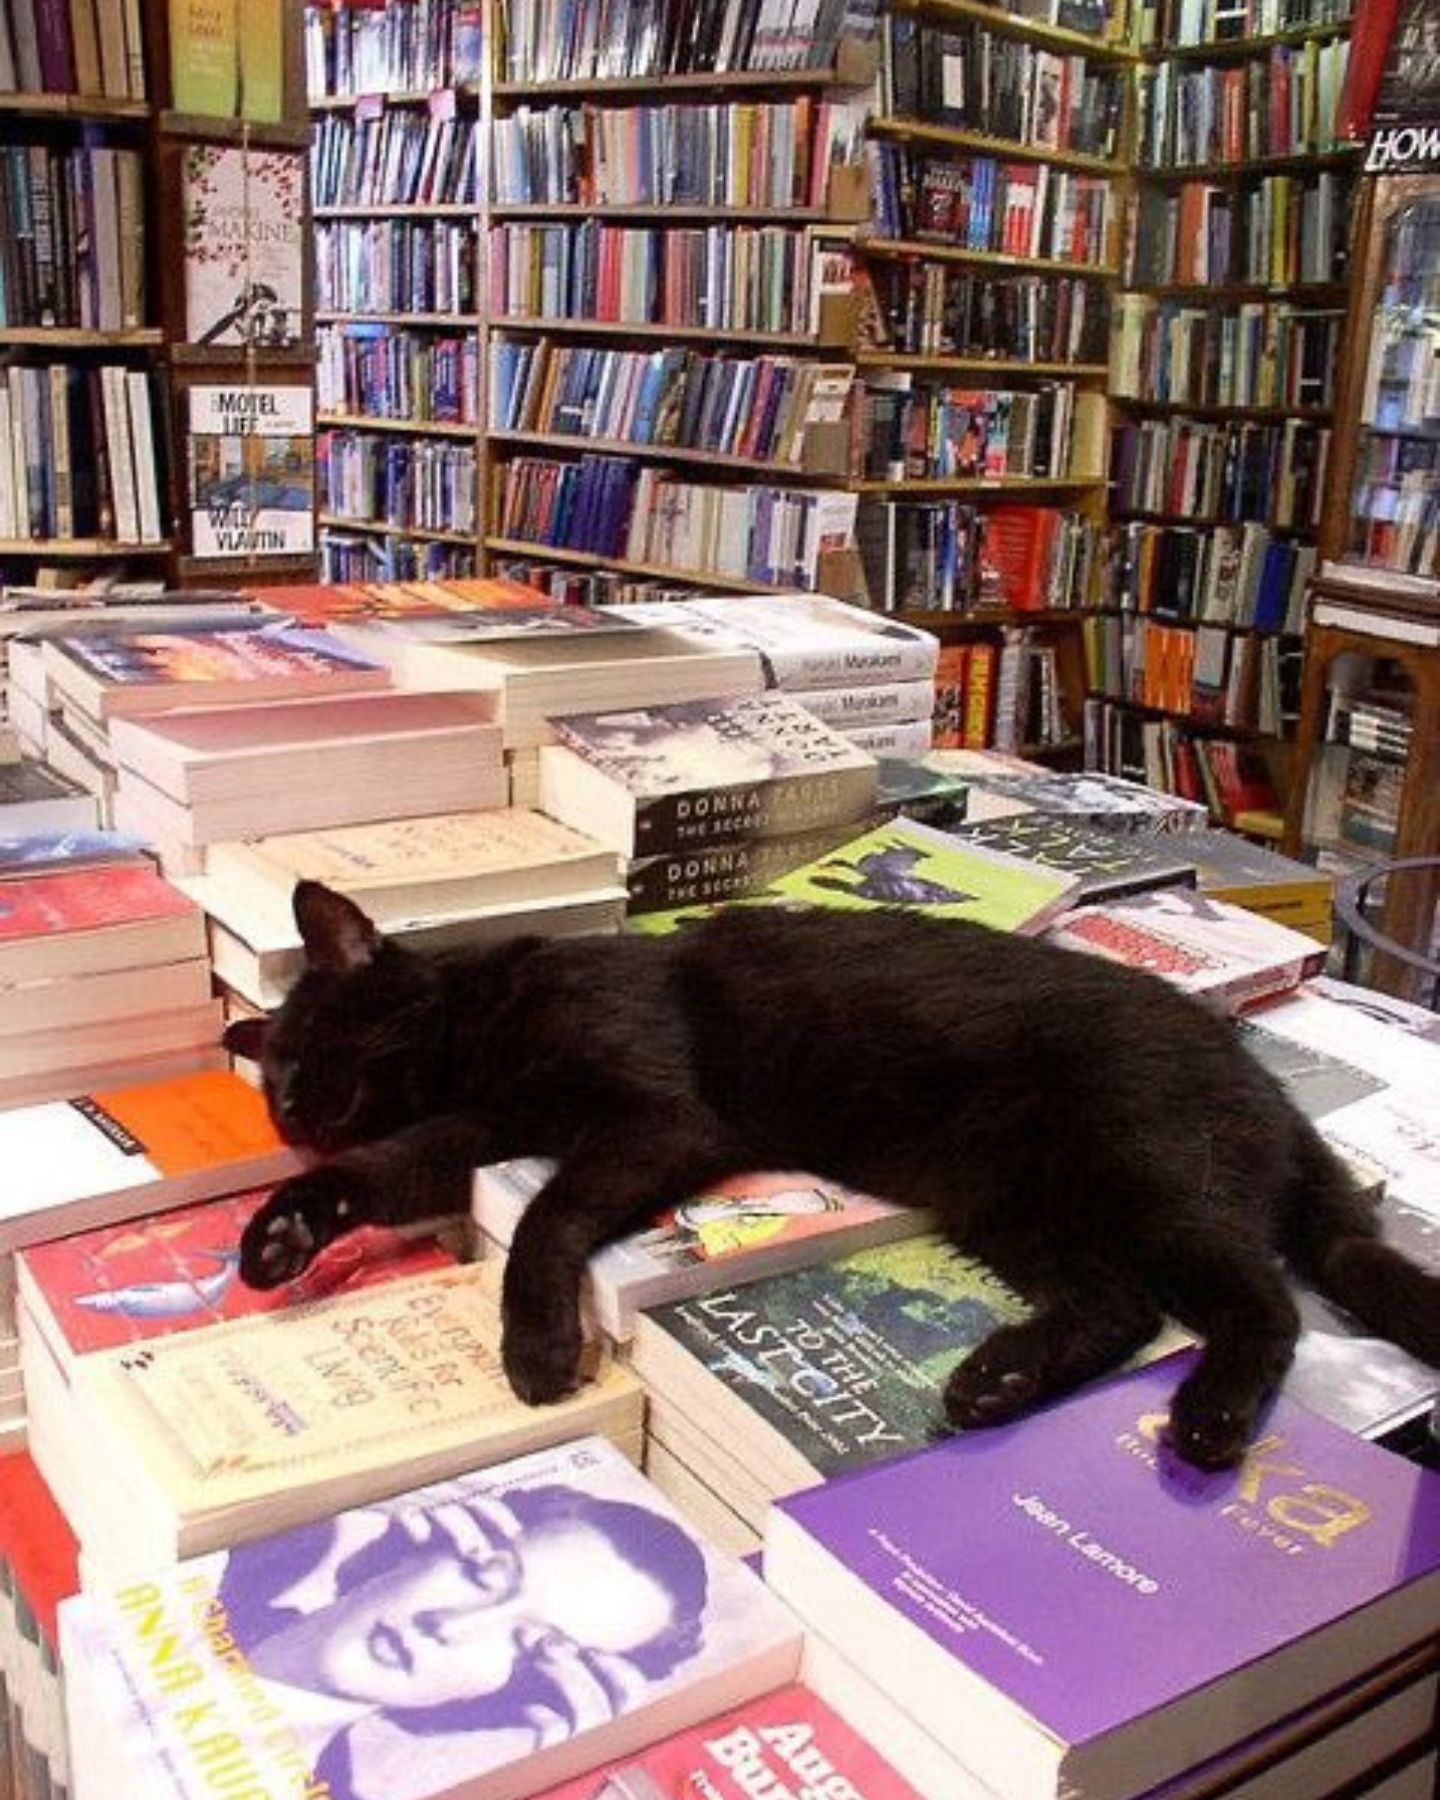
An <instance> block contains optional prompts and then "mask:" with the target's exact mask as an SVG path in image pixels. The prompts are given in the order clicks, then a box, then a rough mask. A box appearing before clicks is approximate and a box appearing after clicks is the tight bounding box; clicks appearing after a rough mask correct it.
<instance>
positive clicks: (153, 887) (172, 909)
mask: <svg viewBox="0 0 1440 1800" xmlns="http://www.w3.org/2000/svg"><path fill="white" fill-rule="evenodd" d="M181 918H193V919H194V921H195V924H196V928H197V931H196V940H195V949H194V952H193V953H194V954H195V955H199V954H201V952H202V951H203V947H204V945H203V933H202V931H201V929H200V909H199V908H198V907H197V906H196V904H195V902H194V901H193V900H191V899H189V898H187V897H186V895H184V894H182V893H181V892H180V891H179V889H178V888H174V887H172V886H171V885H170V883H169V882H168V881H166V880H165V879H164V878H163V877H162V876H160V875H157V874H156V872H155V869H154V866H153V865H152V864H150V863H148V862H145V863H140V862H121V863H108V864H101V865H98V866H96V867H94V868H89V869H57V870H54V871H53V872H51V873H48V874H41V875H33V876H31V875H19V874H17V875H13V876H11V877H10V878H9V879H8V880H7V881H5V882H4V884H3V886H0V949H3V946H4V945H5V944H7V943H14V942H16V941H17V940H21V939H33V938H47V937H54V936H62V935H64V934H66V933H70V932H82V931H103V930H105V929H106V927H107V926H120V925H139V924H143V923H145V922H147V921H149V920H155V919H181Z"/></svg>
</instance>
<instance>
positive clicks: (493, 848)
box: [207, 807, 620, 925]
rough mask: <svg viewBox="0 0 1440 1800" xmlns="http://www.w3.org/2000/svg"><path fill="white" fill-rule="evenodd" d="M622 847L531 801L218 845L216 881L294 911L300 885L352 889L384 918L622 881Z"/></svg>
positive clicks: (429, 915)
mask: <svg viewBox="0 0 1440 1800" xmlns="http://www.w3.org/2000/svg"><path fill="white" fill-rule="evenodd" d="M619 878H620V868H619V862H618V859H617V857H616V855H615V852H614V851H613V850H608V849H606V848H604V846H603V845H601V844H599V843H597V842H596V841H595V840H594V838H591V837H585V836H582V835H581V833H580V832H578V831H572V830H571V829H570V828H569V826H567V825H562V824H559V823H557V822H556V821H555V820H554V819H551V818H547V817H546V816H545V815H544V814H543V813H538V812H530V811H527V810H525V809H524V808H522V807H496V808H494V809H493V810H491V811H489V812H463V813H442V814H439V815H437V816H436V817H434V818H408V819H388V820H381V821H379V822H378V823H375V824H370V825H345V826H337V827H336V828H335V830H333V831H325V830H314V831H298V832H292V833H288V834H282V835H280V836H277V837H267V838H256V839H255V840H254V841H253V842H250V843H241V844H217V845H215V846H214V847H213V848H212V849H211V851H210V853H209V856H208V868H207V882H208V884H210V885H214V886H222V887H226V888H229V889H231V890H232V891H233V892H234V893H236V894H237V895H238V894H242V893H245V894H253V895H255V896H256V897H257V898H258V899H260V901H261V902H262V904H263V905H266V906H268V908H269V910H270V911H271V913H272V915H273V913H274V912H275V910H276V909H277V907H278V908H280V909H283V910H286V911H288V909H289V905H290V897H291V895H292V893H293V891H294V888H295V884H296V882H297V881H323V882H325V883H326V885H327V886H330V887H334V888H337V889H338V890H339V891H340V892H341V893H344V894H348V895H349V896H350V897H351V898H352V899H353V900H354V901H355V902H356V903H357V904H358V905H360V906H362V907H364V908H365V910H366V911H367V912H368V913H369V914H370V916H371V917H372V918H373V919H374V920H375V922H376V923H377V924H381V925H394V924H403V923H404V922H406V921H413V920H417V919H436V918H440V917H444V916H447V915H448V916H451V917H454V916H456V915H458V914H461V913H465V912H468V911H473V910H480V909H482V908H485V907H494V906H498V905H501V904H515V903H516V902H519V901H525V900H543V899H557V898H560V897H563V896H566V895H579V894H586V893H593V892H595V891H597V890H599V889H603V888H613V887H615V886H616V885H617V884H618V882H619Z"/></svg>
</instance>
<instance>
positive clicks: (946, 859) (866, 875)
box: [762, 817, 1080, 933]
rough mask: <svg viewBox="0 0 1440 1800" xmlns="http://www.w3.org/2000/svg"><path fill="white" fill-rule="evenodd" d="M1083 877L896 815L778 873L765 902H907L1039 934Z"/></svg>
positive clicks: (856, 906) (852, 905)
mask: <svg viewBox="0 0 1440 1800" xmlns="http://www.w3.org/2000/svg"><path fill="white" fill-rule="evenodd" d="M1079 885H1080V877H1079V876H1078V875H1074V874H1071V873H1068V872H1067V871H1064V870H1061V869H1057V868H1045V867H1042V866H1040V865H1039V864H1038V863H1034V862H1028V861H1024V860H1022V859H1021V858H1019V857H1014V856H1006V855H1004V854H1002V853H1001V852H1000V851H997V850H991V849H990V848H988V847H987V846H984V845H981V844H975V843H968V842H966V841H964V840H963V839H961V838H959V837H955V836H952V835H951V834H950V833H949V832H944V831H937V830H935V828H934V827H933V826H930V825H922V824H920V823H918V822H917V821H916V820H914V819H907V818H903V817H902V818H895V819H891V820H889V821H888V822H887V823H886V824H884V825H880V826H877V827H876V829H875V830H873V831H869V832H866V833H865V834H864V835H863V836H862V837H857V838H852V839H851V841H850V842H849V843H848V844H842V845H841V846H840V847H839V848H838V849H836V850H832V851H830V852H829V853H828V854H827V855H825V856H822V857H821V858H820V859H819V860H818V861H816V862H813V863H807V864H805V865H804V866H803V867H801V868H799V869H792V870H791V871H790V873H789V874H788V875H781V876H778V877H777V878H776V879H775V880H774V881H772V882H771V883H770V886H769V887H768V888H767V889H766V890H765V893H764V895H763V896H762V899H764V900H767V901H770V902H771V903H775V902H783V901H802V902H808V903H810V904H812V905H816V906H828V907H839V908H843V909H849V910H861V911H865V910H871V909H873V908H876V907H883V906H903V907H905V908H907V909H915V910H918V911H921V912H924V913H925V914H926V915H927V916H928V917H931V918H937V919H968V920H970V921H971V922H972V923H974V924H977V925H988V926H990V927H992V928H993V929H994V930H997V931H1019V932H1025V933H1030V932H1036V931H1040V930H1041V929H1043V927H1044V926H1045V925H1046V924H1047V923H1048V922H1049V921H1050V920H1052V919H1053V918H1055V916H1056V915H1057V913H1059V912H1061V911H1063V909H1064V908H1065V907H1067V906H1069V905H1070V904H1071V901H1072V896H1073V895H1074V894H1075V892H1076V890H1077V889H1078V887H1079Z"/></svg>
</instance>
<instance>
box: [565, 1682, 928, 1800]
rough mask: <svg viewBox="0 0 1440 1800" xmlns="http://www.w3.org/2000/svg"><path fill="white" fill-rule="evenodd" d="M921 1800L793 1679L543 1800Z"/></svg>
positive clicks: (606, 1765)
mask: <svg viewBox="0 0 1440 1800" xmlns="http://www.w3.org/2000/svg"><path fill="white" fill-rule="evenodd" d="M832 1795H833V1796H834V1800H918V1796H917V1795H916V1792H915V1790H914V1788H912V1787H911V1786H910V1784H909V1783H908V1782H907V1781H902V1780H901V1778H900V1777H899V1776H898V1775H897V1774H896V1773H895V1771H894V1770H893V1769H892V1768H891V1767H890V1765H889V1763H887V1762H886V1760H885V1758H884V1757H883V1756H881V1754H880V1753H879V1751H878V1750H875V1749H874V1748H873V1747H872V1746H871V1745H870V1744H868V1743H867V1742H866V1741H865V1739H864V1738H862V1737H860V1736H859V1735H858V1734H857V1733H856V1732H855V1731H853V1730H852V1729H851V1727H850V1726H849V1725H847V1724H846V1723H845V1721H844V1720H843V1719H842V1718H841V1717H840V1715H839V1714H838V1713H836V1712H834V1711H832V1709H831V1708H830V1707H828V1706H827V1705H826V1704H825V1702H824V1701H823V1700H821V1699H820V1698H819V1697H818V1696H817V1695H815V1694H812V1693H811V1692H810V1690H809V1689H808V1688H805V1687H801V1686H800V1685H799V1684H798V1683H795V1682H792V1683H790V1684H789V1685H788V1686H786V1687H782V1688H777V1689H776V1691H775V1692H774V1693H772V1694H766V1695H764V1696H762V1698H760V1699H758V1700H752V1701H750V1702H749V1704H748V1705H745V1706H737V1707H735V1708H733V1709H732V1710H731V1711H730V1712H727V1713H721V1714H720V1715H719V1717H718V1718H714V1719H711V1720H710V1722H709V1723H708V1724H706V1725H700V1726H696V1727H694V1728H693V1729H692V1730H689V1731H681V1732H677V1733H676V1735H675V1736H674V1737H670V1738H666V1739H665V1740H664V1741H663V1742H661V1743H659V1744H655V1745H652V1747H651V1748H650V1749H648V1750H643V1751H641V1752H640V1753H639V1754H638V1755H635V1756H625V1757H620V1758H619V1759H617V1760H616V1761H614V1762H608V1763H602V1764H601V1765H600V1766H599V1767H598V1768H596V1769H594V1770H593V1771H592V1772H591V1773H590V1774H589V1775H581V1776H579V1777H578V1778H577V1779H576V1780H574V1781H566V1782H563V1783H562V1784H561V1785H560V1786H559V1787H553V1788H546V1789H545V1791H544V1792H543V1793H542V1794H539V1795H537V1796H536V1800H761V1797H762V1796H763V1797H764V1800H809V1797H810V1796H813V1797H814V1800H821V1796H825V1797H826V1800H828V1797H829V1796H832Z"/></svg>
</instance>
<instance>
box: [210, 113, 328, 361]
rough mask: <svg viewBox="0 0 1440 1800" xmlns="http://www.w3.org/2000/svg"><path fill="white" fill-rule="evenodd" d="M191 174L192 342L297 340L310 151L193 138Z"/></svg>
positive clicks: (274, 344) (263, 344)
mask: <svg viewBox="0 0 1440 1800" xmlns="http://www.w3.org/2000/svg"><path fill="white" fill-rule="evenodd" d="M183 183H184V195H183V201H182V204H183V208H184V243H185V321H186V324H185V335H186V339H187V341H188V342H190V343H192V344H214V345H223V346H239V347H240V348H242V349H243V348H250V349H255V350H283V349H288V348H290V347H292V346H294V345H296V344H298V343H299V342H300V341H301V336H302V332H303V327H304V275H303V245H302V237H303V231H302V222H303V219H304V216H305V206H304V200H305V159H304V156H303V155H302V154H300V153H298V152H290V151H284V150H249V149H236V148H231V147H230V146H227V145H221V144H198V143H192V144H187V145H186V146H185V152H184V164H183Z"/></svg>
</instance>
